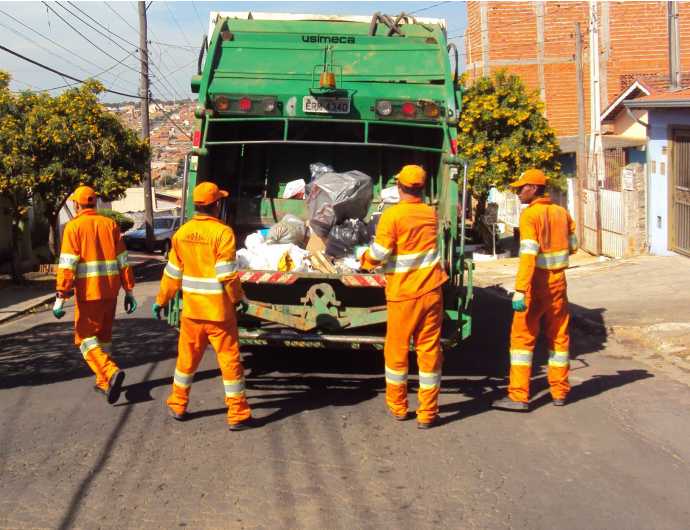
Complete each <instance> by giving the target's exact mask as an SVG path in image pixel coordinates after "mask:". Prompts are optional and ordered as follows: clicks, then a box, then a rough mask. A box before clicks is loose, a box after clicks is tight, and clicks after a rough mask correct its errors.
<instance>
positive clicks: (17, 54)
mask: <svg viewBox="0 0 690 530" xmlns="http://www.w3.org/2000/svg"><path fill="white" fill-rule="evenodd" d="M0 50H4V51H6V52H7V53H10V54H12V55H14V56H15V57H18V58H20V59H22V60H24V61H26V62H29V63H31V64H35V65H36V66H38V67H40V68H43V69H44V70H48V71H49V72H53V73H54V74H57V75H59V76H60V77H66V78H67V79H71V80H72V81H77V82H78V83H86V81H85V80H84V79H79V78H77V77H74V76H71V75H69V74H66V73H64V72H61V71H59V70H56V69H55V68H51V67H50V66H46V65H45V64H42V63H39V62H38V61H34V60H33V59H29V58H28V57H26V56H24V55H22V54H21V53H17V52H15V51H14V50H10V49H9V48H6V47H5V46H3V45H2V44H0ZM104 91H105V92H110V93H111V94H117V95H119V96H125V97H128V98H136V99H142V97H141V96H139V95H134V94H126V93H124V92H118V91H117V90H111V89H109V88H105V89H104Z"/></svg>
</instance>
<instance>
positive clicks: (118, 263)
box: [57, 209, 134, 390]
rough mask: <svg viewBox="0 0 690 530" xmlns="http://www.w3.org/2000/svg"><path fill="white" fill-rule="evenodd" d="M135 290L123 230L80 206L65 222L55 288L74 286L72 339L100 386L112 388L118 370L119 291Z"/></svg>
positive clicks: (62, 290) (62, 289) (68, 289)
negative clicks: (115, 351) (113, 354)
mask: <svg viewBox="0 0 690 530" xmlns="http://www.w3.org/2000/svg"><path fill="white" fill-rule="evenodd" d="M120 286H123V287H124V289H125V290H126V291H131V290H132V289H134V274H133V273H132V268H131V267H130V266H129V263H128V262H127V250H126V249H125V244H124V242H123V241H122V238H121V237H120V229H119V228H118V226H117V223H115V221H113V220H112V219H109V218H107V217H104V216H102V215H98V214H97V213H96V210H93V209H86V210H82V211H81V212H80V213H79V215H77V216H76V217H75V218H74V219H73V220H71V221H70V222H69V223H67V225H66V226H65V231H64V234H63V236H62V249H61V251H60V261H59V264H58V271H57V291H58V292H60V293H63V295H64V296H68V295H69V293H71V291H72V290H73V289H74V291H75V293H76V297H75V311H74V328H75V332H74V342H75V344H76V345H77V346H79V349H80V350H81V353H82V355H83V356H84V359H85V360H86V362H87V364H88V365H89V367H90V368H91V370H93V372H94V373H95V374H96V386H98V387H99V388H102V389H103V390H107V389H108V381H109V380H110V378H111V377H112V376H113V374H114V373H115V372H116V371H117V369H118V368H117V365H116V364H115V363H114V362H113V360H112V359H111V358H110V355H109V353H111V351H110V349H111V341H112V335H113V319H114V318H115V305H116V303H117V293H118V291H119V290H120Z"/></svg>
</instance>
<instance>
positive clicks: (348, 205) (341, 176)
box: [307, 170, 373, 237]
mask: <svg viewBox="0 0 690 530" xmlns="http://www.w3.org/2000/svg"><path fill="white" fill-rule="evenodd" d="M372 198H373V185H372V181H371V177H369V176H368V175H366V174H364V173H362V172H361V171H357V170H353V171H347V172H345V173H333V172H329V173H322V174H320V175H319V176H317V178H316V180H314V181H313V182H312V186H311V190H310V192H309V196H308V197H307V205H308V206H309V219H310V226H311V227H312V229H314V231H315V232H316V233H317V234H318V235H320V236H321V237H325V236H326V234H327V233H328V232H330V229H331V228H332V227H333V226H334V225H335V224H339V223H342V222H343V221H344V220H345V219H364V217H366V215H367V213H368V212H369V206H370V205H371V200H372ZM327 205H330V207H329V206H327Z"/></svg>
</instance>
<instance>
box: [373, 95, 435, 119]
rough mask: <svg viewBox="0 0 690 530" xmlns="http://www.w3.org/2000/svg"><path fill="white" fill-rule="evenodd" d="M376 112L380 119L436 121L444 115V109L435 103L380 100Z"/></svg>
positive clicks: (375, 108) (375, 106)
mask: <svg viewBox="0 0 690 530" xmlns="http://www.w3.org/2000/svg"><path fill="white" fill-rule="evenodd" d="M374 110H375V111H376V114H377V115H378V116H379V117H380V118H388V119H408V120H414V119H418V120H436V119H437V118H440V117H441V116H442V115H443V110H442V108H441V107H440V106H439V105H438V104H436V103H434V102H433V101H428V100H423V101H391V100H387V99H379V100H378V101H377V102H376V104H375V105H374Z"/></svg>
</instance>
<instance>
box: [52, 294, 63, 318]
mask: <svg viewBox="0 0 690 530" xmlns="http://www.w3.org/2000/svg"><path fill="white" fill-rule="evenodd" d="M64 303H65V299H64V298H62V297H60V298H58V297H57V296H56V297H55V304H54V305H53V316H54V317H55V318H58V319H59V318H62V317H64V316H65V310H64V309H62V306H63V305H64Z"/></svg>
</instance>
